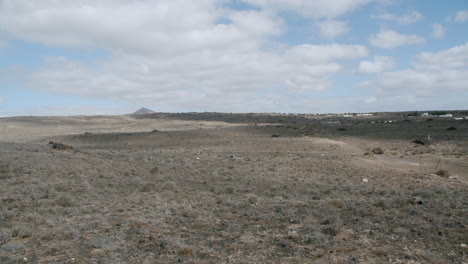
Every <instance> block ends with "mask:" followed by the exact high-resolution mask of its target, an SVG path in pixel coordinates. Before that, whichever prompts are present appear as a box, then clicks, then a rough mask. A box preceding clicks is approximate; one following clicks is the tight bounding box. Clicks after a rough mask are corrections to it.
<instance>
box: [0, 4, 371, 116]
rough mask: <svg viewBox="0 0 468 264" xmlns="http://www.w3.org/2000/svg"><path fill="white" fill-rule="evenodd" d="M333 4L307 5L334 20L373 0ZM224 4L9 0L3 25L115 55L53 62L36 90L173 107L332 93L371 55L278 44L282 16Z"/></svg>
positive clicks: (0, 16) (1, 8)
mask: <svg viewBox="0 0 468 264" xmlns="http://www.w3.org/2000/svg"><path fill="white" fill-rule="evenodd" d="M279 2H281V1H279ZM314 2H315V1H314ZM328 2H330V1H327V3H325V1H323V2H320V1H318V2H316V3H315V4H311V3H310V2H309V1H304V2H303V4H304V5H310V6H314V7H315V6H317V5H319V6H320V8H322V11H321V12H322V13H323V14H325V13H327V12H328V13H327V14H329V15H330V16H332V15H336V14H342V13H343V12H346V11H347V10H348V11H349V10H351V9H353V8H355V7H357V6H359V5H362V4H363V3H364V2H368V1H343V0H340V1H331V2H337V3H338V2H339V3H343V4H344V5H345V7H346V8H345V9H343V7H333V6H332V5H330V4H328ZM222 3H224V1H217V0H200V1H183V0H160V1H143V0H140V1H130V0H119V1H113V0H100V1H94V0H81V1H56V0H43V1H41V2H40V3H39V2H31V1H29V0H15V1H0V29H3V30H6V31H8V32H9V34H10V35H12V36H16V37H17V38H20V39H24V40H26V41H31V42H39V43H43V44H46V45H52V46H60V47H67V48H100V49H105V50H107V51H109V52H110V56H109V58H106V59H101V60H99V61H96V62H95V63H94V64H95V66H87V65H85V64H84V63H80V62H76V61H72V60H69V59H66V58H62V57H53V58H48V59H47V61H46V64H45V65H44V67H42V68H41V69H39V70H37V71H35V72H31V73H30V74H29V75H27V76H28V77H27V78H28V80H29V87H30V88H34V89H42V90H44V91H48V92H52V93H55V94H67V95H78V96H84V97H91V98H108V99H113V100H117V101H122V102H129V103H133V104H136V105H148V106H151V105H153V104H157V105H158V106H160V107H162V108H165V109H168V110H177V109H181V108H184V109H187V110H193V109H197V110H217V111H235V110H237V111H240V110H245V108H246V105H251V106H257V105H268V104H269V101H268V100H269V99H268V98H259V97H258V94H259V93H260V92H264V91H265V90H267V89H270V88H272V87H281V88H285V89H287V92H290V93H297V92H302V91H321V90H325V89H328V88H329V87H330V86H331V81H330V79H331V77H332V76H333V75H334V74H337V73H339V72H340V71H341V70H342V68H343V66H342V65H341V60H346V59H355V58H362V57H365V56H367V54H368V50H367V48H366V47H364V46H362V45H338V44H333V45H299V46H291V47H290V46H284V45H283V46H281V45H276V43H274V42H273V41H272V40H271V39H272V38H274V37H277V36H279V35H281V34H282V33H284V31H285V30H286V29H285V28H286V26H285V22H284V21H283V20H282V19H281V18H280V17H279V16H278V15H276V14H275V13H274V12H271V10H268V8H266V7H265V9H259V10H251V11H237V10H232V9H228V8H227V7H225V6H222V5H221V4H222ZM295 3H296V4H297V3H299V1H296V2H295ZM357 3H361V4H357ZM283 4H284V5H286V1H285V2H284V3H283ZM259 5H261V6H263V4H261V3H260V4H259ZM293 5H294V4H293ZM327 10H328V11H327ZM219 21H224V23H221V22H219ZM280 100H281V98H280Z"/></svg>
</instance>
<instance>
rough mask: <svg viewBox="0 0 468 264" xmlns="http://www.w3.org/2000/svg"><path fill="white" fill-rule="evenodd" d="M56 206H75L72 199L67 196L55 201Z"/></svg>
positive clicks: (64, 195)
mask: <svg viewBox="0 0 468 264" xmlns="http://www.w3.org/2000/svg"><path fill="white" fill-rule="evenodd" d="M55 204H57V205H60V206H62V207H69V206H72V205H73V201H72V198H71V197H70V196H69V195H67V194H62V195H60V196H59V197H57V199H55Z"/></svg>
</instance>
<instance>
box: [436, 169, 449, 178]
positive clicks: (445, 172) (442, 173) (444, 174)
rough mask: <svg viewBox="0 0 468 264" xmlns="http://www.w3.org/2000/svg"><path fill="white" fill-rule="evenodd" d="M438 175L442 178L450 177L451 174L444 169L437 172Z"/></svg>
mask: <svg viewBox="0 0 468 264" xmlns="http://www.w3.org/2000/svg"><path fill="white" fill-rule="evenodd" d="M436 174H437V175H439V176H442V177H448V176H449V172H448V171H447V170H444V169H439V170H437V171H436Z"/></svg>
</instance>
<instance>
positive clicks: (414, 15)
mask: <svg viewBox="0 0 468 264" xmlns="http://www.w3.org/2000/svg"><path fill="white" fill-rule="evenodd" d="M371 18H374V19H379V20H383V21H389V22H395V23H396V24H398V25H400V26H406V25H410V24H413V23H416V22H418V21H420V20H422V19H423V18H424V16H423V15H422V14H421V13H419V12H417V11H413V12H411V13H409V14H405V15H401V16H398V15H395V14H391V13H382V14H378V15H371Z"/></svg>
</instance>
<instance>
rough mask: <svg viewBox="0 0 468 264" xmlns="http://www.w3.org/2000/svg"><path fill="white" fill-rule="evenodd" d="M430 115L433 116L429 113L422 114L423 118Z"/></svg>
mask: <svg viewBox="0 0 468 264" xmlns="http://www.w3.org/2000/svg"><path fill="white" fill-rule="evenodd" d="M430 115H431V114H429V113H423V114H421V116H430Z"/></svg>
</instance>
